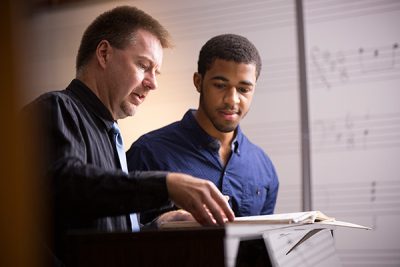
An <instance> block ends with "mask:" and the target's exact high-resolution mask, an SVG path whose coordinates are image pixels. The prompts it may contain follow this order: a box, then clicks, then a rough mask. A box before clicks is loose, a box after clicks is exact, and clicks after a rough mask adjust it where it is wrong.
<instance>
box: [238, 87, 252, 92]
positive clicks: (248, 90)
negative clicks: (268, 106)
mask: <svg viewBox="0 0 400 267" xmlns="http://www.w3.org/2000/svg"><path fill="white" fill-rule="evenodd" d="M238 91H239V92H241V93H243V94H245V93H248V92H250V91H251V89H250V88H247V87H239V88H238Z"/></svg>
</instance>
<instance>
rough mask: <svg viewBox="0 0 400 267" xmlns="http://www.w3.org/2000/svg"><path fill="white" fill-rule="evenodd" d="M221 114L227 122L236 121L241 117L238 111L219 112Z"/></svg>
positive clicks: (224, 110)
mask: <svg viewBox="0 0 400 267" xmlns="http://www.w3.org/2000/svg"><path fill="white" fill-rule="evenodd" d="M218 112H219V114H220V115H221V116H222V117H223V118H224V119H225V120H235V119H236V118H237V117H238V116H239V111H237V110H226V109H223V110H219V111H218Z"/></svg>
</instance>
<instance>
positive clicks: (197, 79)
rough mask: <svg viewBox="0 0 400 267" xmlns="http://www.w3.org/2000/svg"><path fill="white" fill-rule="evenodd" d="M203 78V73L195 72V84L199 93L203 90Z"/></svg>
mask: <svg viewBox="0 0 400 267" xmlns="http://www.w3.org/2000/svg"><path fill="white" fill-rule="evenodd" d="M201 80H202V77H201V74H200V73H198V72H195V73H194V74H193V84H194V86H195V87H196V90H197V92H199V93H200V91H201Z"/></svg>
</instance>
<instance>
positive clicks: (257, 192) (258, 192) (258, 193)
mask: <svg viewBox="0 0 400 267" xmlns="http://www.w3.org/2000/svg"><path fill="white" fill-rule="evenodd" d="M256 194H257V196H259V195H260V194H261V192H260V189H258V188H257V191H256Z"/></svg>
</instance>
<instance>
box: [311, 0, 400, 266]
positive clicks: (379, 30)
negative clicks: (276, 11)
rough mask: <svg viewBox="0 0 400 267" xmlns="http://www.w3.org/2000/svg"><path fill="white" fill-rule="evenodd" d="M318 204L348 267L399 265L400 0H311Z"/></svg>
mask: <svg viewBox="0 0 400 267" xmlns="http://www.w3.org/2000/svg"><path fill="white" fill-rule="evenodd" d="M304 3H305V5H304V7H305V19H306V32H307V39H306V42H307V47H308V58H307V60H308V61H307V65H308V84H309V108H310V129H311V147H312V162H311V166H312V174H313V175H312V180H313V185H314V186H313V204H314V205H313V209H319V210H323V211H324V212H326V213H327V214H329V215H331V216H333V217H337V218H341V219H343V220H345V221H351V222H355V223H359V224H362V225H366V226H370V227H372V228H373V231H368V232H363V233H360V232H357V231H349V230H347V229H339V230H337V231H335V242H336V245H337V251H338V253H339V256H340V258H341V260H342V262H343V265H345V266H384V265H385V266H399V264H400V258H399V257H397V256H395V255H396V253H397V255H400V245H399V243H398V239H399V238H400V231H398V224H397V223H394V222H396V221H397V222H398V221H399V220H400V193H399V192H400V179H399V178H400V177H399V173H400V164H398V159H399V158H400V105H399V103H400V102H399V100H400V90H399V88H400V52H399V44H400V30H399V28H398V25H400V2H399V1H390V0H387V1H386V0H385V1H373V0H367V1H357V0H354V1H322V2H321V1H315V0H307V1H305V2H304Z"/></svg>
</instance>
